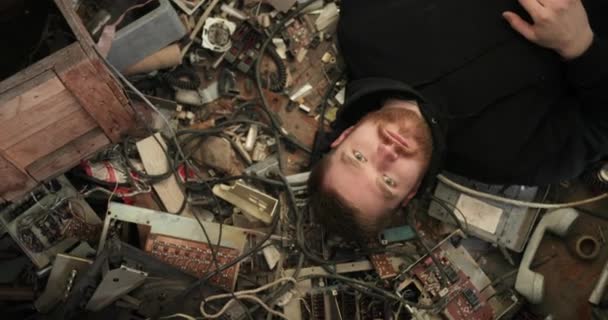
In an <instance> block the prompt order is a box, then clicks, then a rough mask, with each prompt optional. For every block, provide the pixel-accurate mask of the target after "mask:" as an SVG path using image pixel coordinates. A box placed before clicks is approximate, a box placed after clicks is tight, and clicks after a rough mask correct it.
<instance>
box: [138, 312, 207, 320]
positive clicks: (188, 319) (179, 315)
mask: <svg viewBox="0 0 608 320" xmlns="http://www.w3.org/2000/svg"><path fill="white" fill-rule="evenodd" d="M173 318H183V319H186V320H199V319H201V318H196V317H193V316H189V315H187V314H185V313H174V314H172V315H169V316H165V317H160V318H158V319H161V320H164V319H173ZM146 320H152V318H147V319H146Z"/></svg>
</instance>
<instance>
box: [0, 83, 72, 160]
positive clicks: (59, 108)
mask: <svg viewBox="0 0 608 320" xmlns="http://www.w3.org/2000/svg"><path fill="white" fill-rule="evenodd" d="M36 102H37V103H36V104H35V105H33V106H29V107H27V108H25V107H23V108H22V109H21V111H19V110H18V112H17V113H15V114H13V117H11V118H10V119H6V120H5V121H0V149H4V150H6V149H7V148H8V147H10V146H11V145H14V144H16V143H18V142H19V141H21V140H23V139H25V138H27V137H29V136H31V135H32V134H34V133H35V132H38V131H40V129H42V128H45V127H48V126H49V125H51V124H54V123H57V122H59V121H61V120H62V119H63V118H65V117H66V116H68V115H69V114H71V113H73V112H76V111H78V110H81V107H80V105H79V104H78V102H77V101H76V100H75V99H74V96H72V94H71V93H70V92H69V91H67V90H63V91H60V92H59V93H57V94H55V95H53V96H51V97H48V98H47V99H44V100H42V101H38V100H37V101H36ZM0 109H4V108H3V106H0ZM13 111H14V110H13ZM13 111H11V113H12V112H13Z"/></svg>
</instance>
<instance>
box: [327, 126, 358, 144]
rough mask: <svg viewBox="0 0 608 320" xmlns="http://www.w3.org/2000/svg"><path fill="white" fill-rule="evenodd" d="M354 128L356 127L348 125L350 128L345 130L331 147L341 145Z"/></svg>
mask: <svg viewBox="0 0 608 320" xmlns="http://www.w3.org/2000/svg"><path fill="white" fill-rule="evenodd" d="M353 129H355V127H354V126H350V127H348V129H346V130H344V131H343V132H342V134H341V135H340V136H339V137H338V138H337V139H336V140H334V142H332V143H331V148H332V149H333V148H335V147H337V146H339V145H340V143H342V141H344V139H346V137H348V135H349V134H350V133H351V132H352V131H353Z"/></svg>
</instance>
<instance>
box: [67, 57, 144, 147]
mask: <svg viewBox="0 0 608 320" xmlns="http://www.w3.org/2000/svg"><path fill="white" fill-rule="evenodd" d="M58 76H59V78H60V79H61V81H62V82H63V84H64V85H65V86H66V88H67V89H68V90H69V91H71V92H72V94H74V96H75V97H76V100H78V102H79V104H80V105H81V106H82V108H84V109H85V110H86V111H87V112H88V113H89V114H90V115H91V117H93V119H95V121H96V122H97V123H98V124H99V126H100V127H101V128H102V130H103V131H104V132H105V134H106V135H107V136H108V138H110V140H111V141H112V142H115V143H117V142H120V138H121V135H122V134H123V133H124V132H125V131H126V130H127V129H129V128H130V127H131V126H132V125H133V117H132V115H131V114H129V113H127V112H125V108H124V107H123V105H122V104H121V102H120V101H119V100H118V99H117V98H116V96H114V92H113V91H112V90H111V89H110V87H109V86H108V85H107V83H106V82H104V80H103V78H101V77H99V75H98V73H97V70H96V69H95V68H94V67H93V65H92V64H91V63H90V62H89V61H88V60H83V61H80V62H79V63H78V64H76V65H72V66H70V67H69V68H67V69H65V70H61V71H59V72H58Z"/></svg>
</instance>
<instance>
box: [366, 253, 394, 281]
mask: <svg viewBox="0 0 608 320" xmlns="http://www.w3.org/2000/svg"><path fill="white" fill-rule="evenodd" d="M369 261H370V262H371V263H372V266H374V270H376V272H377V273H378V275H379V276H380V279H390V278H393V277H395V276H396V275H397V271H395V268H393V265H392V264H391V262H390V260H389V259H388V256H387V255H386V254H372V255H370V256H369Z"/></svg>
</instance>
